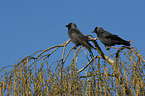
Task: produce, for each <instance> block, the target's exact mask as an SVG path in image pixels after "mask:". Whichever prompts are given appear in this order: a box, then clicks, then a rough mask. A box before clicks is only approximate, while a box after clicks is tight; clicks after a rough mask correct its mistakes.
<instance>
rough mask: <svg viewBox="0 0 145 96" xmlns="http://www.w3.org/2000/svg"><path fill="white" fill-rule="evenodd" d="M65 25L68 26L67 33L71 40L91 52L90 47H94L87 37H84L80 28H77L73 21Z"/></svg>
mask: <svg viewBox="0 0 145 96" xmlns="http://www.w3.org/2000/svg"><path fill="white" fill-rule="evenodd" d="M65 27H67V28H68V35H69V38H70V39H71V41H72V42H73V43H74V44H75V45H76V46H79V45H83V46H84V47H85V48H87V49H88V51H89V52H90V53H91V54H92V51H91V49H92V48H94V47H93V46H92V45H91V44H90V43H89V40H88V38H87V37H85V36H84V35H83V34H82V33H81V32H80V30H79V29H78V28H77V26H76V24H75V23H69V24H68V25H66V26H65Z"/></svg>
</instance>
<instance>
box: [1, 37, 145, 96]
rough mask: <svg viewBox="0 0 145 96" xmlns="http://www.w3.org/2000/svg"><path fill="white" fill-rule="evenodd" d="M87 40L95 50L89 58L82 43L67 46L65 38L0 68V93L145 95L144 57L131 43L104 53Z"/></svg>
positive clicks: (79, 95)
mask: <svg viewBox="0 0 145 96" xmlns="http://www.w3.org/2000/svg"><path fill="white" fill-rule="evenodd" d="M90 40H91V41H92V42H93V44H94V46H95V47H96V50H95V51H97V53H98V54H97V56H94V57H92V58H91V57H90V56H89V55H88V53H87V52H86V51H85V49H84V48H83V47H82V46H80V47H78V48H77V49H76V48H75V47H73V48H71V49H68V46H69V43H70V40H68V41H66V42H64V43H63V44H61V45H56V46H53V47H50V48H48V49H45V50H40V51H37V52H35V53H34V54H32V55H30V56H26V57H25V58H23V59H20V60H18V61H17V63H16V64H15V65H14V66H6V67H4V68H1V78H0V94H1V96H4V95H14V96H19V95H21V96H32V95H33V96H35V95H39V96H57V95H59V96H64V95H65V96H66V95H67V96H70V95H72V96H82V95H87V96H95V95H96V96H98V95H105V96H110V95H119V96H120V95H129V96H130V95H132V96H133V95H138V96H141V95H142V96H143V95H145V84H144V83H145V82H144V80H143V79H145V77H144V76H145V75H144V74H143V71H144V69H143V68H144V67H145V66H144V64H145V60H144V58H143V56H141V54H139V52H138V50H137V49H135V48H134V45H133V43H132V45H133V47H130V48H128V47H121V48H115V47H112V48H111V50H109V51H108V52H109V54H110V55H108V56H107V55H105V54H104V53H103V51H102V50H101V48H100V47H99V45H98V43H97V41H96V40H94V38H90ZM123 50H125V51H123ZM114 51H115V53H113V52H114ZM60 55H61V56H60ZM57 58H58V59H57ZM78 64H79V65H82V66H83V67H82V68H81V69H78Z"/></svg>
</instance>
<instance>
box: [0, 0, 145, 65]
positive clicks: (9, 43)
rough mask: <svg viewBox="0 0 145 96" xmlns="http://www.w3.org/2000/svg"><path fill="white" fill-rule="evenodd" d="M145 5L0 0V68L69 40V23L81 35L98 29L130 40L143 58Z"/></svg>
mask: <svg viewBox="0 0 145 96" xmlns="http://www.w3.org/2000/svg"><path fill="white" fill-rule="evenodd" d="M144 4H145V0H73V1H72V0H57V1H56V0H1V1H0V46H1V47H0V67H4V66H6V65H12V64H14V63H15V61H16V60H17V59H19V58H20V57H25V56H27V55H30V54H33V53H34V52H36V51H38V50H42V49H46V48H48V47H51V46H54V45H60V44H62V43H63V42H65V41H66V40H68V39H69V37H68V34H67V28H66V27H65V25H66V24H68V23H70V22H74V23H76V24H77V26H78V28H79V29H80V30H81V32H82V33H83V34H84V35H87V34H92V33H91V32H92V31H93V30H94V28H95V27H96V26H101V27H103V28H104V29H105V30H107V31H109V32H111V33H114V34H116V35H119V36H120V37H122V38H123V39H125V40H132V41H133V42H134V44H135V47H136V48H137V49H138V50H140V53H141V54H142V55H143V56H145V49H144V48H145V44H144V42H145V29H144V28H145V6H144ZM92 35H93V36H94V37H96V34H92ZM98 42H99V41H98ZM71 44H72V43H71ZM73 45H74V44H72V46H73ZM99 45H100V46H101V47H102V48H104V46H103V44H102V43H100V42H99ZM103 50H104V49H103Z"/></svg>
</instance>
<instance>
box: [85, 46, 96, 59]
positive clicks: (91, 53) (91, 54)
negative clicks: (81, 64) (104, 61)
mask: <svg viewBox="0 0 145 96" xmlns="http://www.w3.org/2000/svg"><path fill="white" fill-rule="evenodd" d="M93 48H94V47H93ZM86 49H88V51H89V53H90V56H91V58H93V57H94V55H93V52H92V50H91V48H89V47H86Z"/></svg>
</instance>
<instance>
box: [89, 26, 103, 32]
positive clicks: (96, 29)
mask: <svg viewBox="0 0 145 96" xmlns="http://www.w3.org/2000/svg"><path fill="white" fill-rule="evenodd" d="M102 31H104V29H103V28H102V27H96V28H95V29H94V31H93V32H92V33H97V32H102Z"/></svg>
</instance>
